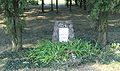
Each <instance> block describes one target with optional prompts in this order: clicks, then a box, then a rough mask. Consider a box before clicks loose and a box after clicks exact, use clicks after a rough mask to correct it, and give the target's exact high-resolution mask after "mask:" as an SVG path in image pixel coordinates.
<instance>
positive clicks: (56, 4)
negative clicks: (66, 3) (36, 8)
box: [56, 0, 58, 13]
mask: <svg viewBox="0 0 120 71" xmlns="http://www.w3.org/2000/svg"><path fill="white" fill-rule="evenodd" d="M56 13H58V0H56Z"/></svg>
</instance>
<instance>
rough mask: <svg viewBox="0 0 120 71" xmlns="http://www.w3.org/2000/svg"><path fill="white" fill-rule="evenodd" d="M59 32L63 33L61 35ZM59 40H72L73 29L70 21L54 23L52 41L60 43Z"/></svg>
mask: <svg viewBox="0 0 120 71" xmlns="http://www.w3.org/2000/svg"><path fill="white" fill-rule="evenodd" d="M60 29H61V30H60ZM67 29H68V36H67ZM64 30H65V31H64ZM60 31H63V33H61V32H60ZM61 34H63V35H61ZM60 38H65V39H68V40H67V41H70V40H73V39H74V29H73V24H72V21H70V20H68V21H56V22H55V25H54V31H53V35H52V40H53V41H60ZM61 41H62V40H61ZM61 41H60V42H61ZM64 41H65V40H63V42H64ZM67 41H65V42H67Z"/></svg>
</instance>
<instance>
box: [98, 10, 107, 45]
mask: <svg viewBox="0 0 120 71" xmlns="http://www.w3.org/2000/svg"><path fill="white" fill-rule="evenodd" d="M107 18H108V12H100V13H99V20H98V32H99V33H98V40H97V41H98V43H99V44H100V45H101V46H103V47H104V46H105V45H106V44H107V28H108V22H107Z"/></svg>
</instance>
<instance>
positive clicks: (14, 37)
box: [10, 18, 18, 50]
mask: <svg viewBox="0 0 120 71" xmlns="http://www.w3.org/2000/svg"><path fill="white" fill-rule="evenodd" d="M12 19H13V18H12ZM12 23H13V25H12V28H11V30H10V31H11V35H12V47H13V49H12V50H17V43H18V42H17V41H18V38H17V30H16V21H15V19H13V21H12Z"/></svg>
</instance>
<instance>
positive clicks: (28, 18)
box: [26, 16, 48, 21]
mask: <svg viewBox="0 0 120 71" xmlns="http://www.w3.org/2000/svg"><path fill="white" fill-rule="evenodd" d="M36 19H40V20H41V19H43V20H44V19H48V17H46V16H34V17H26V20H27V21H30V20H36Z"/></svg>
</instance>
